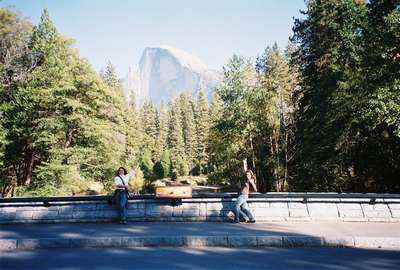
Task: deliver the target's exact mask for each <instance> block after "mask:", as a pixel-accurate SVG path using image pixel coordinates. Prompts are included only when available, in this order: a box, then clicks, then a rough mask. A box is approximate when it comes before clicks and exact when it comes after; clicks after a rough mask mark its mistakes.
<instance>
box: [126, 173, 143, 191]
mask: <svg viewBox="0 0 400 270" xmlns="http://www.w3.org/2000/svg"><path fill="white" fill-rule="evenodd" d="M144 186H145V179H144V174H143V172H142V170H140V169H137V170H136V171H135V177H133V178H131V179H130V180H129V189H130V190H131V191H132V192H134V193H135V194H140V193H141V192H142V191H143V189H144Z"/></svg>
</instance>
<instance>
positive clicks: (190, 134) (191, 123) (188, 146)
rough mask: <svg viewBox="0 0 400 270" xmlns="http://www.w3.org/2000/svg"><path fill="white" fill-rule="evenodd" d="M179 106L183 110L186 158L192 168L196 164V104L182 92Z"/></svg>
mask: <svg viewBox="0 0 400 270" xmlns="http://www.w3.org/2000/svg"><path fill="white" fill-rule="evenodd" d="M179 106H180V107H181V112H182V131H183V141H184V144H185V159H186V161H187V162H188V166H189V168H190V169H191V168H192V167H193V165H194V159H195V151H196V149H195V148H196V138H195V135H196V126H195V125H196V124H195V118H194V104H193V101H192V100H191V98H190V96H189V95H187V94H181V95H180V96H179Z"/></svg>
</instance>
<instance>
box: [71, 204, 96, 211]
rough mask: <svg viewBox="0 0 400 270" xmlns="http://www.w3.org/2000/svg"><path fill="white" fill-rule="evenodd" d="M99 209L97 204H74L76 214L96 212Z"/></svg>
mask: <svg viewBox="0 0 400 270" xmlns="http://www.w3.org/2000/svg"><path fill="white" fill-rule="evenodd" d="M96 208H97V204H96V203H77V204H74V212H77V211H95V210H96Z"/></svg>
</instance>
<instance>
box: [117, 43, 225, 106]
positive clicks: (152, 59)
mask: <svg viewBox="0 0 400 270" xmlns="http://www.w3.org/2000/svg"><path fill="white" fill-rule="evenodd" d="M221 81H222V73H221V72H218V71H214V70H210V69H208V68H207V66H206V65H205V64H204V63H203V62H202V61H201V60H200V59H198V58H197V57H195V56H193V55H190V54H188V53H186V52H184V51H182V50H179V49H176V48H172V47H166V46H163V47H156V48H146V49H145V50H144V51H143V54H142V57H141V59H140V62H139V65H138V67H137V68H134V67H132V68H130V69H129V71H128V73H127V75H126V77H125V78H124V79H123V87H124V93H125V97H126V99H127V101H128V102H129V101H130V99H131V96H132V94H134V95H135V98H136V102H137V103H138V104H141V103H143V101H145V100H151V101H152V102H153V103H155V104H160V102H161V101H164V102H165V103H166V102H168V101H169V100H171V99H172V98H174V97H176V96H178V95H179V94H180V93H182V92H188V93H191V94H193V95H197V93H198V91H199V90H200V89H202V90H204V91H205V93H206V94H207V96H208V97H209V98H211V96H212V92H213V90H214V88H215V87H216V86H217V85H218V84H219V83H220V82H221Z"/></svg>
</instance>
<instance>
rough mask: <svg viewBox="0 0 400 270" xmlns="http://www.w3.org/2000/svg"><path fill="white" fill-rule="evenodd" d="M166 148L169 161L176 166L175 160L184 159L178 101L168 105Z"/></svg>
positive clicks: (180, 113) (180, 114)
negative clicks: (169, 157) (169, 152)
mask: <svg viewBox="0 0 400 270" xmlns="http://www.w3.org/2000/svg"><path fill="white" fill-rule="evenodd" d="M168 115H169V116H168V118H169V124H168V127H169V129H168V139H167V141H168V148H169V149H170V151H171V160H172V163H173V165H176V162H177V160H179V159H183V158H184V157H185V143H184V139H183V130H182V112H181V108H180V106H179V102H178V100H175V101H174V102H170V103H169V104H168Z"/></svg>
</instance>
